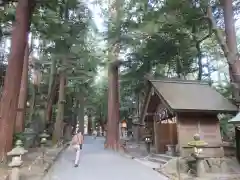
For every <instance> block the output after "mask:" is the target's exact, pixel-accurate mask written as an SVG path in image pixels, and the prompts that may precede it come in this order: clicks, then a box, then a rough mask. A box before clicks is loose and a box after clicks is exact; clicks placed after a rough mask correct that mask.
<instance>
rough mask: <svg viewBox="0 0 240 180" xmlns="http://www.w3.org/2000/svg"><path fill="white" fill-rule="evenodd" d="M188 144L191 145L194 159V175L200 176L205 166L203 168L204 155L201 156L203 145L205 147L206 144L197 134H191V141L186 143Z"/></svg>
mask: <svg viewBox="0 0 240 180" xmlns="http://www.w3.org/2000/svg"><path fill="white" fill-rule="evenodd" d="M188 145H189V146H191V147H193V156H194V158H195V159H196V175H197V177H200V176H201V175H203V174H204V173H205V168H204V164H203V161H204V157H203V156H202V154H201V153H202V151H203V149H202V148H204V147H206V146H207V145H208V144H207V143H206V142H205V141H203V140H201V138H200V135H199V134H195V135H194V136H193V141H190V142H189V143H188Z"/></svg>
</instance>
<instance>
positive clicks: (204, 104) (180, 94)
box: [149, 80, 238, 113]
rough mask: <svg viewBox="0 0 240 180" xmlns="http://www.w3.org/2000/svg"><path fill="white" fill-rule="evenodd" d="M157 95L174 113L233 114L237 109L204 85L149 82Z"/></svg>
mask: <svg viewBox="0 0 240 180" xmlns="http://www.w3.org/2000/svg"><path fill="white" fill-rule="evenodd" d="M149 81H150V83H151V84H152V86H153V87H154V89H155V92H156V93H157V95H158V96H159V97H160V99H162V100H163V101H165V103H166V104H167V105H168V106H169V107H170V108H171V109H172V110H174V111H192V112H194V111H196V112H210V111H212V112H216V113H235V112H237V111H238V109H237V107H236V106H235V105H233V104H232V103H231V102H230V101H229V100H228V99H226V98H225V97H223V96H222V95H221V94H220V93H219V92H217V91H216V90H215V89H213V88H212V87H210V86H209V85H208V84H206V83H202V82H199V81H182V80H149Z"/></svg>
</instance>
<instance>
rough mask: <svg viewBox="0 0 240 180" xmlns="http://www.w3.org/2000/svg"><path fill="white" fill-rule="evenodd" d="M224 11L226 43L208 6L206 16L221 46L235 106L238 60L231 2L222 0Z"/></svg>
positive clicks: (238, 87)
mask: <svg viewBox="0 0 240 180" xmlns="http://www.w3.org/2000/svg"><path fill="white" fill-rule="evenodd" d="M222 4H223V7H224V8H223V9H224V22H225V33H226V41H225V38H224V35H223V34H222V32H221V31H220V30H219V29H218V27H217V25H216V21H215V19H214V17H213V15H212V8H211V7H210V6H209V7H208V10H207V16H208V18H209V19H210V21H211V23H212V28H213V32H214V34H215V36H216V38H217V40H218V43H219V45H220V46H221V48H222V50H223V52H224V55H225V57H226V59H227V62H228V65H229V76H230V81H231V84H232V87H233V98H234V100H235V101H236V103H237V104H239V103H240V93H239V92H240V91H239V90H240V61H239V60H238V52H237V44H236V33H235V25H234V20H233V7H232V0H222Z"/></svg>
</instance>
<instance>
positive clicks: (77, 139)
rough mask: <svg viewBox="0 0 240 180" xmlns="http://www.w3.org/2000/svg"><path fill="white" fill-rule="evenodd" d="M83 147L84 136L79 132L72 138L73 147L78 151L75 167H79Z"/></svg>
mask: <svg viewBox="0 0 240 180" xmlns="http://www.w3.org/2000/svg"><path fill="white" fill-rule="evenodd" d="M82 145H83V135H82V132H81V131H80V130H78V132H77V133H76V134H75V135H74V136H73V138H72V146H73V148H74V149H75V150H76V156H75V163H74V167H78V164H79V159H80V154H81V150H82Z"/></svg>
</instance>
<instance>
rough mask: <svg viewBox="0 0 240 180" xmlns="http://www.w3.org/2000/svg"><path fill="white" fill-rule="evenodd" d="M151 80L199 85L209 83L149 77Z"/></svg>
mask: <svg viewBox="0 0 240 180" xmlns="http://www.w3.org/2000/svg"><path fill="white" fill-rule="evenodd" d="M149 81H150V82H165V83H178V84H198V85H209V84H208V83H206V82H202V81H198V80H173V79H149Z"/></svg>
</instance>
